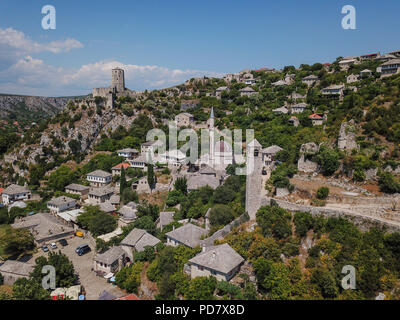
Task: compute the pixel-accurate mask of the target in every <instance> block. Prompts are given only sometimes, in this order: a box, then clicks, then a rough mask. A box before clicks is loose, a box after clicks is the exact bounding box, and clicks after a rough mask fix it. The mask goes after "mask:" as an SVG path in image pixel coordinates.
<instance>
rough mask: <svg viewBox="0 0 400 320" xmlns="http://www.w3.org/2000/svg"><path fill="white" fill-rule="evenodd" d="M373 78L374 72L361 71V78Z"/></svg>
mask: <svg viewBox="0 0 400 320" xmlns="http://www.w3.org/2000/svg"><path fill="white" fill-rule="evenodd" d="M370 76H372V71H371V70H369V69H364V70H362V71H360V78H362V79H365V78H368V77H370Z"/></svg>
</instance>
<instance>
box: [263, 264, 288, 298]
mask: <svg viewBox="0 0 400 320" xmlns="http://www.w3.org/2000/svg"><path fill="white" fill-rule="evenodd" d="M264 287H265V288H266V289H267V290H268V291H269V297H270V298H271V299H288V298H289V297H290V293H291V285H290V279H289V270H288V268H287V267H286V266H285V265H284V264H283V263H282V262H276V263H273V264H271V269H270V272H269V274H268V275H267V276H266V278H265V279H264Z"/></svg>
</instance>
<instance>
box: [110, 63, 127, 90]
mask: <svg viewBox="0 0 400 320" xmlns="http://www.w3.org/2000/svg"><path fill="white" fill-rule="evenodd" d="M111 75H112V76H111V87H112V88H113V91H114V90H115V91H116V92H124V91H125V73H124V70H123V69H120V68H115V69H112V71H111Z"/></svg>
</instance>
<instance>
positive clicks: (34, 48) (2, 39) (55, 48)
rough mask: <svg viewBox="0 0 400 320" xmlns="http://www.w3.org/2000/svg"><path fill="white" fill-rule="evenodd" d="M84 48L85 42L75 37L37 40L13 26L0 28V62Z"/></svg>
mask: <svg viewBox="0 0 400 320" xmlns="http://www.w3.org/2000/svg"><path fill="white" fill-rule="evenodd" d="M79 48H83V44H82V43H80V42H79V41H78V40H75V39H66V40H57V41H51V42H43V43H41V42H37V41H33V40H32V39H30V38H29V37H28V36H26V35H25V34H24V33H23V32H22V31H18V30H15V29H13V28H7V29H1V28H0V62H1V60H6V61H8V62H9V61H13V62H15V61H16V60H17V59H18V58H20V57H23V56H26V55H32V54H35V53H40V52H46V51H48V52H52V53H61V52H68V51H70V50H72V49H79Z"/></svg>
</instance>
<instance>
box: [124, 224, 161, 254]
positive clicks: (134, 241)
mask: <svg viewBox="0 0 400 320" xmlns="http://www.w3.org/2000/svg"><path fill="white" fill-rule="evenodd" d="M159 242H161V241H160V240H159V239H158V238H156V237H154V236H152V235H151V234H150V233H148V232H147V231H146V230H142V229H137V228H135V229H133V230H132V231H131V232H130V233H129V234H128V235H127V236H126V237H125V239H124V240H122V241H121V245H123V246H129V247H134V248H135V249H136V251H138V252H141V251H143V250H144V247H146V246H152V247H153V246H155V245H156V244H157V243H159Z"/></svg>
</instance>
